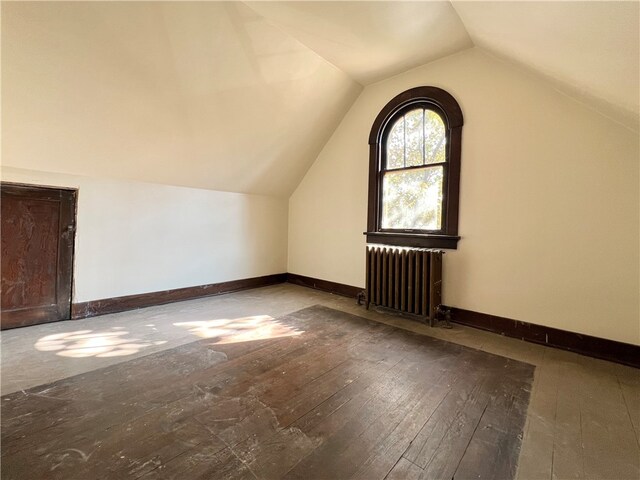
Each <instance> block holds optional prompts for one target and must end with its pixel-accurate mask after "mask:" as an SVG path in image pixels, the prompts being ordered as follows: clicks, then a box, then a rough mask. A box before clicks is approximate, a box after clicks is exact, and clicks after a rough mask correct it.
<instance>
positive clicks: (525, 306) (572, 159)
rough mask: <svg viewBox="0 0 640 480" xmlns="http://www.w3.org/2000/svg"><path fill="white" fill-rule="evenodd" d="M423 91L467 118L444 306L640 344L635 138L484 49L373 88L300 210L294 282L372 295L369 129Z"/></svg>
mask: <svg viewBox="0 0 640 480" xmlns="http://www.w3.org/2000/svg"><path fill="white" fill-rule="evenodd" d="M419 85H434V86H438V87H441V88H444V89H446V90H447V91H449V92H450V93H451V94H452V95H453V96H454V97H456V99H457V100H458V102H459V103H460V105H461V107H462V111H463V113H464V116H465V126H464V128H463V150H462V173H461V198H460V202H461V203H460V224H459V232H460V235H461V236H462V240H461V241H460V243H459V245H458V250H455V251H453V250H450V251H447V254H446V255H445V267H444V275H445V284H444V302H445V303H446V304H447V305H451V306H456V307H460V308H464V309H468V310H473V311H478V312H483V313H490V314H494V315H499V316H504V317H508V318H513V319H517V320H522V321H526V322H531V323H535V324H541V325H547V326H551V327H556V328H560V329H564V330H569V331H574V332H581V333H585V334H589V335H595V336H598V337H603V338H610V339H613V340H618V341H623V342H628V343H635V344H640V313H639V303H640V298H639V296H640V293H639V292H640V286H639V268H640V267H639V263H640V258H639V214H640V212H639V208H640V206H639V193H638V191H639V183H638V178H639V156H640V155H639V145H638V134H637V133H634V132H632V131H630V130H628V129H626V128H625V127H622V126H620V125H619V124H616V123H614V122H613V121H611V120H609V119H608V118H606V117H605V116H603V115H601V114H599V113H598V112H596V111H594V110H592V109H590V108H588V107H586V106H584V105H582V104H580V103H578V102H576V101H575V100H573V99H571V98H569V97H567V96H565V95H563V94H561V93H559V92H557V91H556V90H554V89H553V88H552V87H551V86H550V85H549V84H548V83H546V82H545V81H543V80H542V79H540V78H538V77H535V76H532V75H530V74H528V73H526V72H524V71H522V70H519V69H518V68H516V67H514V66H512V65H510V64H507V63H504V62H502V61H499V60H497V59H495V58H493V57H491V56H488V55H487V54H485V53H484V52H482V51H481V50H479V49H477V48H474V49H470V50H466V51H464V52H461V53H458V54H456V55H452V56H450V57H447V58H444V59H442V60H439V61H437V62H433V63H430V64H427V65H424V66H422V67H419V68H417V69H414V70H411V71H409V72H406V73H404V74H401V75H398V76H396V77H393V78H391V79H388V80H385V81H383V82H380V83H377V84H374V85H371V86H368V87H367V88H365V90H364V91H363V93H362V94H361V95H360V97H359V98H358V100H357V101H356V102H355V104H354V105H353V107H352V108H351V109H350V111H349V112H348V113H347V115H346V116H345V118H344V119H343V121H342V123H341V124H340V126H339V127H338V129H337V130H336V131H335V132H334V134H333V136H332V137H331V139H330V140H329V142H328V143H327V144H326V145H325V147H324V149H323V150H322V152H321V153H320V155H319V156H318V158H317V160H316V161H315V163H314V164H313V166H312V167H311V169H310V170H309V172H308V173H307V175H306V176H305V178H304V179H303V180H302V182H301V183H300V185H299V186H298V188H297V190H296V191H295V192H294V194H293V195H292V196H291V198H290V200H289V254H288V257H289V258H288V270H289V272H292V273H297V274H302V275H308V276H311V277H316V278H321V279H325V280H331V281H336V282H340V283H346V284H350V285H355V286H362V285H364V275H365V266H364V248H365V240H364V237H363V235H362V232H363V231H364V230H365V228H366V216H367V172H368V145H367V138H368V135H369V130H370V128H371V125H372V123H373V120H374V119H375V117H376V115H377V114H378V112H379V111H380V109H381V108H382V107H383V106H384V105H385V104H386V103H387V102H388V101H389V100H390V99H391V98H392V97H394V96H395V95H396V94H398V93H400V92H402V91H404V90H406V89H408V88H411V87H415V86H419Z"/></svg>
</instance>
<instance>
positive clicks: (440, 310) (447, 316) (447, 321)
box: [436, 304, 452, 328]
mask: <svg viewBox="0 0 640 480" xmlns="http://www.w3.org/2000/svg"><path fill="white" fill-rule="evenodd" d="M438 315H441V316H442V317H443V321H442V325H441V327H442V328H452V325H451V309H450V308H447V307H446V306H444V305H442V304H441V305H438V306H437V307H436V316H438Z"/></svg>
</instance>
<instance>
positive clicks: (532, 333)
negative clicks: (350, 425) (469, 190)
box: [71, 273, 640, 368]
mask: <svg viewBox="0 0 640 480" xmlns="http://www.w3.org/2000/svg"><path fill="white" fill-rule="evenodd" d="M284 282H288V283H292V284H294V285H300V286H303V287H308V288H313V289H316V290H322V291H324V292H328V293H334V294H337V295H342V296H345V297H351V298H356V297H357V295H358V294H359V293H360V292H362V291H363V289H362V288H360V287H354V286H351V285H345V284H342V283H337V282H331V281H329V280H320V279H317V278H312V277H306V276H304V275H298V274H295V273H278V274H275V275H267V276H264V277H255V278H245V279H242V280H232V281H230V282H222V283H214V284H210V285H201V286H197V287H186V288H178V289H175V290H165V291H162V292H151V293H142V294H139V295H127V296H125V297H116V298H105V299H102V300H92V301H89V302H83V303H75V304H73V305H72V307H71V318H72V319H80V318H87V317H94V316H97V315H105V314H107V313H116V312H123V311H126V310H135V309H137V308H143V307H151V306H154V305H162V304H165V303H172V302H180V301H183V300H191V299H194V298H200V297H208V296H211V295H219V294H222V293H230V292H236V291H238V290H247V289H250V288H258V287H265V286H268V285H275V284H278V283H284ZM451 313H452V319H451V320H452V321H453V322H454V323H459V324H460V325H466V326H469V327H473V328H478V329H480V330H486V331H489V332H493V333H497V334H500V335H504V336H506V337H512V338H518V339H520V340H524V341H527V342H532V343H538V344H541V345H546V346H549V347H554V348H559V349H562V350H568V351H571V352H576V353H580V354H582V355H587V356H590V357H595V358H600V359H603V360H609V361H611V362H616V363H621V364H624V365H629V366H632V367H636V368H640V346H638V345H632V344H629V343H623V342H617V341H615V340H608V339H605V338H599V337H592V336H590V335H583V334H581V333H575V332H568V331H566V330H560V329H557V328H553V327H546V326H543V325H536V324H533V323H528V322H521V321H518V320H513V319H510V318H504V317H498V316H496V315H490V314H486V313H479V312H473V311H470V310H464V309H462V308H455V307H452V309H451Z"/></svg>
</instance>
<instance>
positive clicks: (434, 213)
mask: <svg viewBox="0 0 640 480" xmlns="http://www.w3.org/2000/svg"><path fill="white" fill-rule="evenodd" d="M443 170H444V168H443V167H442V166H436V167H425V168H418V169H412V170H401V171H395V172H394V171H389V172H386V173H385V174H384V177H383V180H382V195H383V196H382V228H397V229H411V230H440V229H441V228H442V227H441V225H442V184H443V173H444V172H443Z"/></svg>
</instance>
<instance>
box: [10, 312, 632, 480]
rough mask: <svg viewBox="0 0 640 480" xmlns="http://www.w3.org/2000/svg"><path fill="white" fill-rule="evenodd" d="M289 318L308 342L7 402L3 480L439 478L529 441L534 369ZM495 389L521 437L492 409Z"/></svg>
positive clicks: (295, 340)
mask: <svg viewBox="0 0 640 480" xmlns="http://www.w3.org/2000/svg"><path fill="white" fill-rule="evenodd" d="M276 322H277V323H278V325H279V327H278V331H283V330H282V329H284V327H285V326H286V329H284V330H285V331H287V332H291V331H295V332H296V334H295V335H291V336H286V337H277V338H262V339H255V340H252V341H243V342H238V343H219V341H220V338H217V337H215V338H208V339H202V340H199V341H196V342H193V343H191V344H185V345H181V346H179V347H176V348H173V349H169V350H165V351H162V352H158V353H154V354H151V355H149V356H146V357H139V358H136V359H134V360H131V361H129V362H123V363H120V364H116V365H112V366H110V367H107V368H103V369H100V370H95V371H92V372H87V373H84V374H81V375H78V376H75V377H70V378H67V379H63V380H59V381H57V382H54V383H52V384H49V385H44V386H40V387H35V388H33V389H30V390H29V391H26V392H16V393H14V394H11V395H8V396H6V397H2V405H3V407H4V408H3V418H2V465H1V468H2V471H1V473H2V478H7V479H11V478H16V479H18V478H20V479H22V478H51V479H57V478H60V479H62V478H64V479H71V480H73V479H86V478H107V479H121V478H148V479H152V478H163V479H165V478H169V479H170V478H189V479H197V478H216V479H218V478H228V479H243V478H251V479H256V478H260V479H279V478H305V480H308V479H311V478H318V479H323V480H325V479H328V478H331V479H334V478H335V479H342V478H351V477H356V478H360V479H367V480H369V479H370V480H374V479H378V478H379V479H382V478H385V477H387V476H390V475H391V477H390V478H403V477H402V475H404V476H405V477H406V478H414V477H416V476H417V475H423V476H426V477H427V478H431V477H433V476H434V475H436V476H438V477H437V478H440V477H439V476H440V475H448V474H449V473H450V472H451V473H452V472H455V470H456V468H457V467H458V464H461V465H462V466H464V468H465V469H468V470H465V471H471V469H472V468H473V467H474V465H475V464H474V459H475V458H476V457H478V455H479V454H480V452H481V453H482V454H483V455H491V454H495V453H496V450H495V449H494V450H492V446H494V447H495V446H496V445H497V447H496V448H501V449H505V450H504V451H502V450H500V453H501V454H502V453H504V452H506V451H507V450H508V448H510V446H513V445H515V447H513V448H517V445H518V444H519V439H518V434H519V433H520V432H517V431H516V430H517V428H515V426H516V425H518V424H519V423H518V422H523V421H524V420H523V418H524V415H525V413H524V410H523V409H524V408H525V404H526V400H525V399H524V398H521V397H519V396H518V395H517V392H519V391H520V390H522V389H526V388H527V385H529V387H530V379H531V375H532V371H533V367H531V366H530V365H527V364H523V363H519V362H515V361H509V360H508V359H505V358H503V357H497V356H495V355H490V354H487V353H485V352H480V351H475V350H471V349H469V348H466V347H462V346H460V345H455V344H451V343H447V342H444V341H441V340H437V339H432V338H429V337H424V336H421V335H418V334H415V333H412V332H407V331H404V330H399V329H397V328H395V327H392V326H389V325H384V324H380V323H375V322H371V321H367V320H365V319H362V318H360V317H357V316H354V315H350V314H347V313H344V312H340V311H337V310H332V309H328V308H326V307H310V308H307V309H304V310H302V311H299V312H296V313H294V314H291V315H288V316H285V317H283V318H281V319H278V320H276ZM510 362H511V363H510ZM498 386H500V388H502V389H504V391H503V390H500V392H502V393H504V395H505V396H504V399H503V400H502V403H498V404H497V405H502V407H501V408H502V410H501V411H502V413H503V415H504V412H505V411H506V419H505V420H504V422H506V425H507V427H509V428H507V427H505V425H503V424H502V423H501V421H502V420H501V419H500V418H498V417H499V416H498V415H497V412H498V410H495V411H494V410H493V409H492V408H493V407H491V408H490V407H488V406H487V405H488V403H489V401H490V400H491V399H492V397H491V393H492V392H494V391H497V390H499V388H498ZM519 389H520V390H519ZM494 393H495V392H494ZM508 393H509V394H510V395H511V396H509V395H508ZM496 398H497V397H496V396H495V395H494V397H493V399H494V400H495V399H496ZM620 398H623V397H622V395H621V397H620ZM498 399H499V398H498ZM509 400H512V401H511V403H509ZM496 408H498V407H496ZM482 412H485V416H483V415H482ZM625 412H626V411H625ZM514 417H518V418H514ZM478 425H481V426H483V425H486V426H487V431H486V432H485V431H484V430H483V431H482V434H478V436H477V437H474V435H473V432H475V431H476V430H477V429H476V426H478ZM489 426H490V427H491V428H489ZM496 432H498V433H496ZM496 435H497V436H496ZM490 440H495V441H493V442H492V441H490ZM468 445H469V446H470V447H471V449H470V450H469V452H471V453H473V455H472V454H471V453H470V454H469V455H468V456H466V457H464V456H463V454H464V452H465V450H466V449H467V446H468ZM510 452H511V450H509V451H508V452H507V453H508V454H509V455H510ZM403 454H404V455H405V456H407V458H403ZM460 458H463V462H462V463H461V462H460ZM509 458H511V457H509ZM411 459H413V460H415V462H414V463H415V464H414V463H411V462H410V460H411ZM413 460H412V461H413ZM422 467H426V468H425V470H424V472H423V471H422ZM492 471H494V472H498V473H500V472H507V473H508V474H511V473H512V470H510V469H506V470H505V469H500V468H499V467H496V468H495V469H494V470H492ZM394 476H395V477H394ZM430 476H431V477H430Z"/></svg>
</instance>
